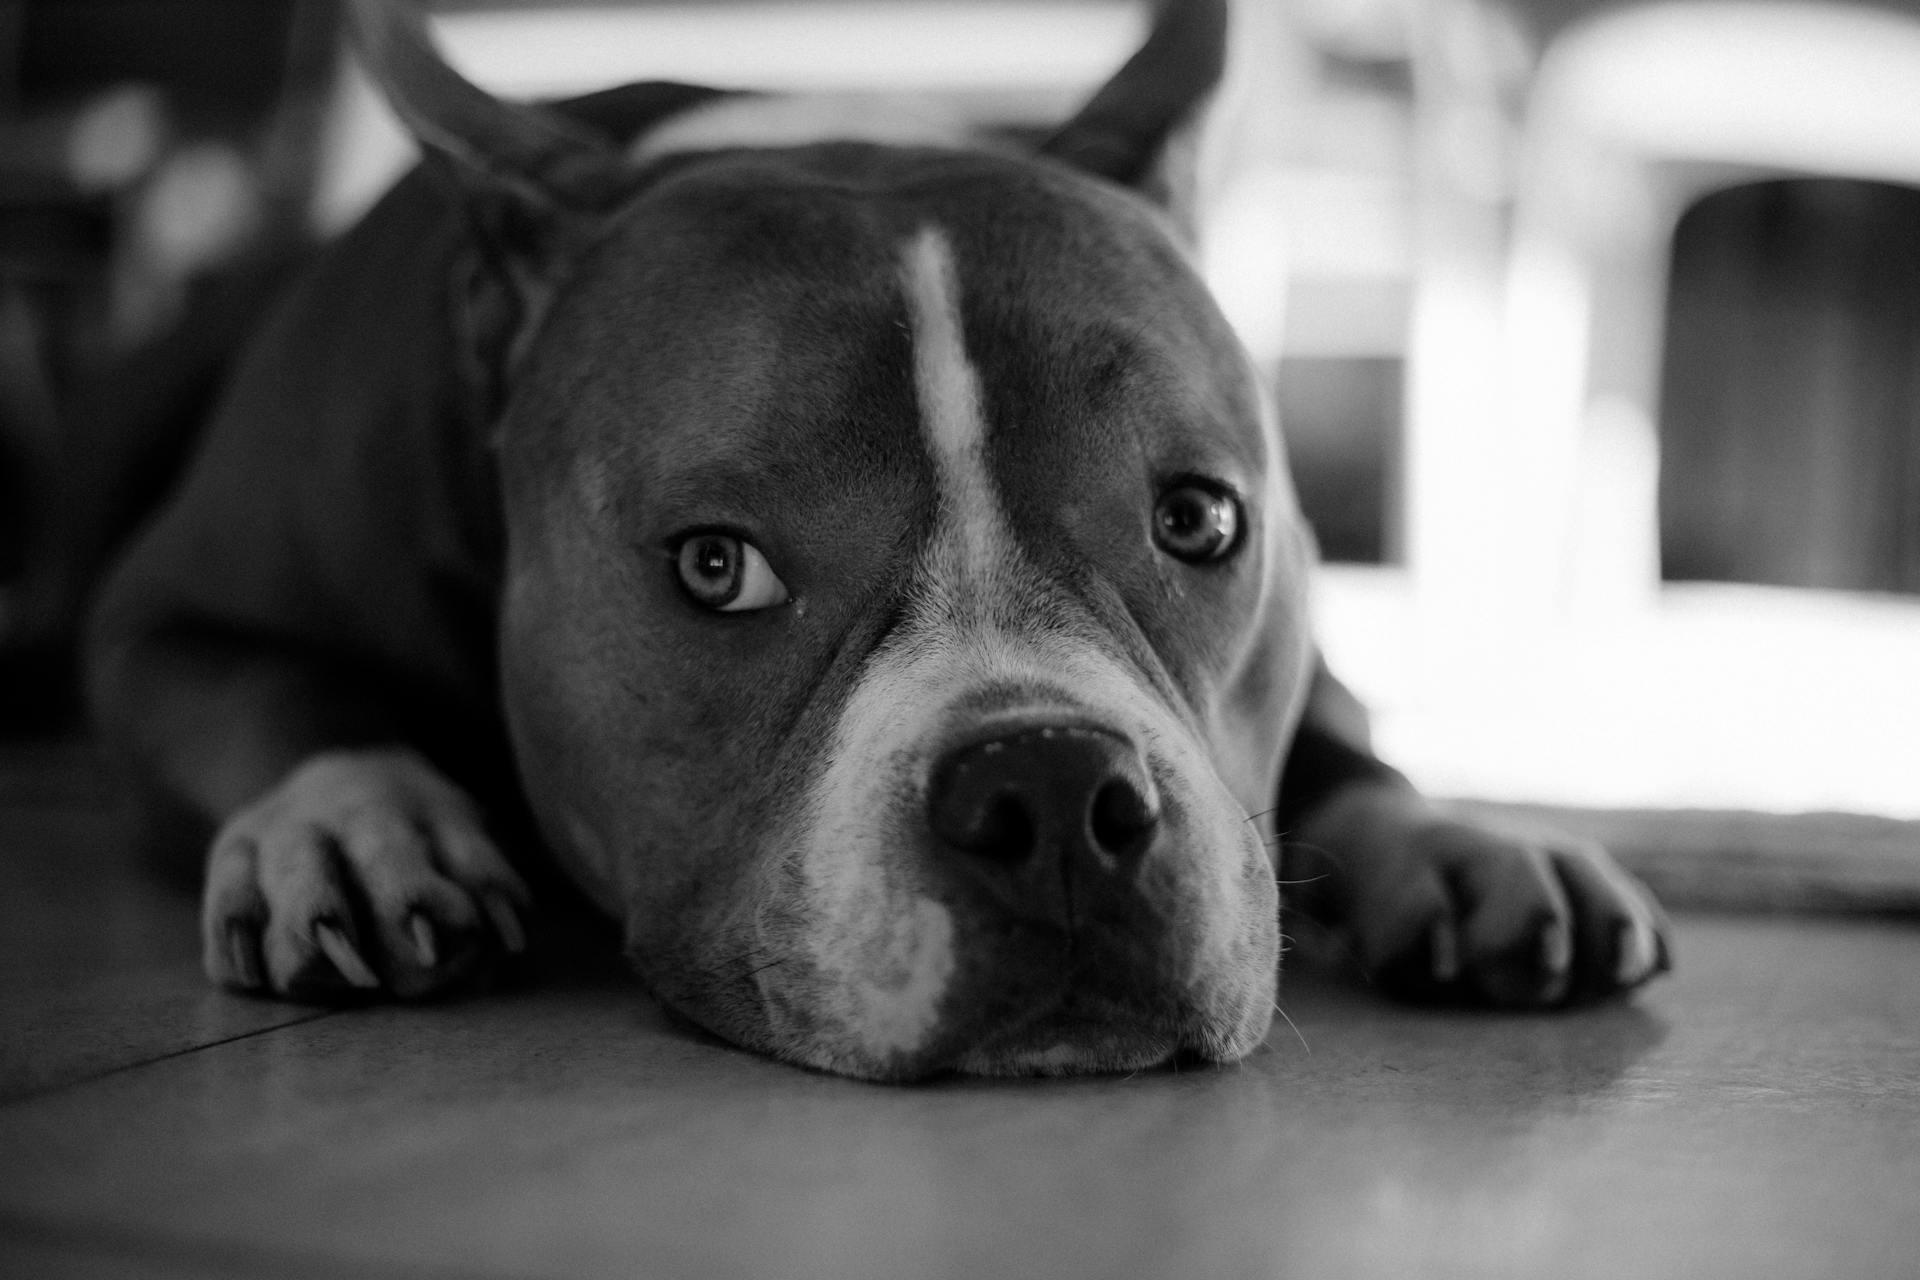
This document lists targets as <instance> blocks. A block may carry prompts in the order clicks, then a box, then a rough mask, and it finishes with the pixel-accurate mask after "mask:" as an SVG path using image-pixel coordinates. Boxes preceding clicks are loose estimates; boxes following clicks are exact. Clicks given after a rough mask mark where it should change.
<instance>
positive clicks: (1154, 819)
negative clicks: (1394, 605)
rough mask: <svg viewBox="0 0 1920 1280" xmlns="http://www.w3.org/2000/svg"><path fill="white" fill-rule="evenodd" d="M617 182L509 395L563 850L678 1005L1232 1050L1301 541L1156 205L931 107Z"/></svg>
mask: <svg viewBox="0 0 1920 1280" xmlns="http://www.w3.org/2000/svg"><path fill="white" fill-rule="evenodd" d="M1136 61H1138V60H1136ZM1130 65H1131V64H1130ZM1125 96H1126V95H1125V94H1121V95H1119V97H1120V98H1124V97H1125ZM1113 97H1114V94H1113V93H1112V86H1109V91H1108V92H1107V93H1105V94H1103V99H1106V98H1113ZM1096 101H1097V102H1098V101H1099V100H1096ZM469 105H470V104H469ZM1090 110H1091V109H1090ZM1122 114H1124V113H1122ZM509 124H510V125H512V126H513V127H515V128H518V127H519V126H518V124H517V123H515V122H511V121H510V122H509ZM423 132H424V131H423ZM428 136H429V137H430V136H431V135H430V133H429V134H428ZM519 141H521V142H526V139H521V140H519ZM537 142H538V139H537V138H535V139H533V142H527V145H528V146H531V145H534V143H537ZM1112 142H1113V140H1112V139H1111V138H1110V137H1106V136H1101V137H1099V138H1097V139H1096V140H1095V144H1096V145H1095V146H1094V148H1093V149H1094V150H1095V151H1097V152H1101V153H1103V154H1105V153H1110V152H1111V151H1112V145H1111V144H1112ZM521 149H522V150H525V147H524V146H523V147H522V148H521ZM452 150H456V151H457V148H452ZM504 150H505V148H503V151H504ZM635 188H636V189H635V190H632V191H630V192H626V193H624V194H622V195H621V197H620V198H619V199H618V200H615V201H610V202H607V204H606V211H605V212H604V213H602V214H601V215H600V216H598V217H597V219H596V220H595V221H594V223H593V225H592V227H591V230H590V233H589V234H585V235H576V236H575V237H574V244H575V245H576V248H575V249H574V250H573V252H572V253H571V254H570V255H569V256H568V258H567V260H566V266H565V269H564V271H562V272H558V273H554V274H552V275H551V279H550V284H551V287H550V288H549V289H547V290H546V291H545V293H544V294H543V295H542V298H541V302H540V306H539V310H540V313H541V319H540V323H539V325H538V326H537V328H534V329H531V330H530V332H531V337H530V339H528V340H527V342H526V344H525V346H524V349H523V350H521V351H520V352H519V353H518V354H517V355H516V358H515V362H514V365H513V369H512V377H511V379H510V386H509V398H508V403H507V409H506V412H505V415H504V418H503V422H502V453H501V465H502V477H503V483H504V496H505V510H506V514H507V521H508V529H509V553H508V565H507V575H506V582H505V594H504V600H503V606H502V608H503V614H502V639H501V654H502V663H503V676H504V696H505V700H506V708H507V712H508V718H509V721H510V723H511V726H512V729H513V733H514V737H515V743H516V749H517V752H518V757H519V761H520V766H521V770H522V774H523V778H524V781H525V783H526V788H527V792H528V795H529V798H530V800H531V802H532V804H533V806H534V808H535V810H536V812H537V814H538V816H539V818H540V820H541V823H542V827H543V829H544V831H545V833H546V835H547V838H548V840H549V841H550V843H551V844H552V846H553V847H554V850H555V852H556V854H557V855H558V856H559V857H560V858H561V859H562V860H563V862H565V863H566V864H567V865H568V867H569V868H570V869H571V870H572V871H573V873H574V874H575V876H576V877H577V878H578V879H579V880H580V881H581V882H582V883H583V884H584V885H585V886H586V887H587V888H588V889H589V890H590V892H592V893H593V894H594V896H596V897H597V898H598V899H599V900H600V901H601V902H602V903H603V904H605V905H607V906H608V907H609V908H610V909H612V910H614V911H615V912H617V913H618V914H620V915H621V916H622V917H623V919H624V922H625V926H626V930H627V937H628V942H629V949H630V952H631V954H632V957H633V959H634V961H635V963H636V964H637V966H638V967H639V969H640V970H641V971H642V973H643V974H644V976H645V977H646V978H647V979H648V981H649V983H650V984H651V985H652V987H653V988H654V989H655V990H656V991H657V992H658V993H659V994H660V995H661V996H662V997H663V998H664V999H665V1000H667V1001H668V1002H669V1003H670V1004H672V1005H673V1006H675V1007H676V1008H678V1009H680V1010H681V1011H683V1012H684V1013H686V1014H688V1015H690V1016H691V1017H693V1018H694V1019H695V1020H696V1021H699V1022H701V1023H703V1024H705V1025H706V1026H708V1027H710V1028H712V1029H713V1030H715V1031H717V1032H719V1033H721V1034H723V1035H725V1036H727V1037H728V1038H730V1039H732V1040H734V1041H736V1042H737V1043H740V1044H743V1045H746V1046H748V1047H752V1048H756V1049H760V1050H763V1051H767V1052H770V1053H773V1054H776V1055H779V1056H781V1057H784V1058H788V1059H791V1060H794V1061H798V1062H802V1063H807V1064H810V1065H814V1066H818V1067H823V1068H827V1069H830V1070H835V1071H839V1072H844V1073H848V1074H853V1075H860V1076H868V1077H879V1078H907V1077H914V1076H920V1075H924V1074H927V1073H930V1072H934V1071H939V1070H944V1069H952V1068H959V1069H963V1070H974V1071H987V1072H1002V1071H1073V1070H1118V1069H1128V1068H1134V1067H1140V1066H1146V1065H1151V1064H1154V1063H1157V1062H1160V1061H1163V1060H1165V1059H1167V1058H1169V1057H1170V1056H1172V1055H1174V1054H1176V1053H1180V1052H1183V1051H1184V1052H1191V1053H1195V1054H1198V1055H1200V1056H1203V1057H1207V1058H1212V1059H1222V1060H1225V1059H1232V1058H1236V1057H1239V1056H1242V1055H1244V1054H1245V1053H1246V1052H1248V1051H1250V1050H1251V1049H1252V1048H1253V1047H1254V1046H1255V1045H1257V1044H1258V1043H1259V1041H1260V1040H1261V1038H1262V1037H1263V1036H1264V1035H1265V1033H1266V1030H1267V1027H1268V1024H1269V1020H1270V1018H1271V1015H1272V1007H1273V994H1274V985H1275V981H1276V967H1277V959H1278V921H1277V904H1276V889H1275V874H1274V864H1273V860H1272V857H1271V848H1270V837H1271V834H1272V833H1271V831H1270V830H1269V829H1268V828H1267V824H1266V823H1265V822H1264V821H1263V820H1262V815H1263V814H1264V812H1265V811H1266V810H1267V809H1268V807H1269V806H1270V805H1271V804H1272V803H1273V797H1274V795H1275V789H1276V784H1277V778H1278V772H1279V766H1280V762H1281V757H1282V754H1283V751H1284V747H1285V744H1286V742H1287V740H1288V738H1289V736H1290V734H1291V730H1292V726H1293V724H1294V722H1295V720H1296V718H1297V715H1298V711H1299V703H1300V701H1301V699H1302V697H1303V694H1304V690H1305V687H1306V683H1307V674H1308V673H1307V666H1308V641H1307V623H1306V619H1305V616H1304V614H1305V609H1304V603H1305V568H1306V564H1307V561H1308V559H1309V558H1310V551H1309V538H1308V536H1307V534H1306V533H1305V530H1304V526H1303V525H1302V523H1301V521H1300V519H1299V516H1298V513H1297V511H1296V509H1295V507H1294V505H1293V500H1292V496H1291V489H1290V484H1289V481H1288V479H1287V476H1286V474H1285V471H1284V466H1283V463H1282V460H1281V455H1280V451H1279V442H1278V439H1277V435H1276V431H1275V427H1274V423H1273V420H1272V416H1271V413H1270V411H1269V410H1268V408H1267V407H1266V406H1265V405H1264V404H1263V402H1262V399H1261V395H1260V392H1259V390H1258V388H1257V385H1256V382H1255V380H1254V377H1253V376H1252V372H1251V369H1250V366H1249V364H1248V362H1247V360H1246V358H1245V356H1244V355H1243V354H1242V352H1241V348H1240V347H1239V345H1238V343H1237V341H1236V340H1235V339H1234V337H1233V335H1232V334H1231V333H1230V331H1229V330H1228V328H1227V326H1226V324H1225V322H1224V321H1223V319H1222V318H1221V316H1220V315H1219V313H1218V312H1217V310H1216V309H1215V308H1214V306H1213V304H1212V303H1211V301H1210V300H1209V299H1208V297H1207V295H1206V292H1205V290H1204V288H1203V287H1202V286H1201V284H1200V283H1199V281H1198V280H1197V278H1196V277H1195V275H1194V273H1193V271H1192V270H1191V268H1190V267H1189V265H1188V264H1187V262H1186V260H1185V258H1184V256H1183V254H1182V252H1181V251H1180V250H1179V248H1177V247H1176V244H1175V241H1174V239H1173V237H1172V235H1171V234H1170V232H1169V226H1170V224H1169V223H1168V222H1167V221H1166V220H1165V219H1164V218H1163V217H1161V216H1160V215H1159V213H1158V212H1157V211H1156V210H1154V209H1153V208H1150V207H1149V206H1148V205H1147V204H1146V203H1144V202H1142V201H1140V200H1139V199H1136V198H1135V197H1133V196H1131V195H1129V194H1128V193H1126V192H1124V191H1123V190H1121V189H1120V188H1119V187H1118V186H1115V185H1113V184H1111V183H1108V182H1104V181H1102V180H1100V179H1098V178H1096V177H1092V176H1088V175H1087V174H1085V173H1082V172H1078V171H1076V170H1075V169H1074V168H1072V167H1070V166H1069V165H1066V164H1062V163H1058V162H1056V161H1054V160H1051V159H1039V158H1034V157H1030V156H1026V155H1015V154H1011V153H1001V152H983V151H966V150H955V149H947V148H940V147H914V146H894V145H872V144H866V143H858V144H833V145H803V146H785V147H773V148H762V149H749V150H738V149H733V150H712V151H700V152H697V153H695V154H691V155H680V156H677V157H674V158H672V159H671V160H670V161H668V162H665V163H663V164H659V165H656V166H655V167H654V168H653V169H651V170H649V171H647V172H646V173H644V174H642V175H641V176H640V177H639V178H638V179H637V180H636V182H635Z"/></svg>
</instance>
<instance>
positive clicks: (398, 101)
mask: <svg viewBox="0 0 1920 1280" xmlns="http://www.w3.org/2000/svg"><path fill="white" fill-rule="evenodd" d="M414 3H415V0H349V3H348V6H347V16H348V31H349V36H350V39H351V40H352V43H353V45H354V48H355V51H356V52H357V53H358V54H359V56H360V59H361V60H362V62H363V63H364V65H365V67H366V70H367V72H368V74H369V75H370V76H371V77H372V78H373V81H374V83H375V84H376V85H378V86H379V88H380V90H381V92H382V93H383V94H384V95H385V97H386V99H387V101H388V103H390V104H391V105H392V107H393V109H394V112H395V113H396V114H397V115H398V116H399V117H400V120H401V122H402V123H403V124H405V125H406V127H407V130H408V132H410V133H411V134H412V135H413V136H414V138H415V139H416V140H417V141H418V142H419V143H420V145H421V148H422V150H423V151H424V152H425V158H426V163H427V164H428V166H429V167H431V168H433V169H435V170H437V171H438V172H439V173H440V174H441V175H442V176H443V177H444V178H445V179H446V180H447V182H448V183H449V185H450V186H451V187H452V189H453V191H454V193H455V197H456V200H457V203H458V205H459V207H460V211H461V214H462V216H463V217H464V218H465V219H466V222H467V225H468V227H469V229H470V231H471V235H472V240H473V242H474V244H475V246H476V248H477V250H478V254H479V270H478V271H477V272H476V276H477V278H476V279H475V280H474V281H473V285H474V287H473V288H471V289H470V290H469V291H468V294H469V296H468V298H467V300H466V310H467V314H466V315H464V316H463V317H462V320H463V322H464V324H465V327H467V328H468V329H469V330H470V331H471V332H470V334H469V337H470V339H471V342H470V346H471V347H472V348H473V352H474V355H475V356H476V358H477V359H478V360H479V362H480V365H481V370H480V371H481V373H482V374H483V376H484V378H485V380H486V381H487V382H488V383H489V384H497V383H498V381H499V380H500V379H502V378H503V377H504V375H505V373H506V370H507V368H508V367H509V366H510V365H511V364H512V363H513V361H514V360H515V358H517V355H518V352H519V350H520V348H521V347H522V346H523V345H524V343H525V341H526V339H527V338H528V337H530V336H531V334H532V332H533V330H534V329H535V328H536V327H537V325H538V322H539V319H540V316H541V315H542V314H543V313H544V311H545V309H546V304H547V302H548V300H549V297H550V291H551V288H552V282H553V277H554V275H555V274H556V272H557V270H558V268H559V265H560V263H561V262H563V261H564V260H565V258H566V257H567V256H568V255H569V253H570V252H571V251H572V250H573V249H574V248H575V247H577V246H578V245H580V244H582V243H584V242H585V241H586V240H587V239H588V238H590V237H591V236H592V234H593V233H594V231H595V230H596V229H597V228H598V226H599V225H600V223H601V221H602V219H604V217H605V216H606V215H607V214H608V213H610V212H611V211H612V210H613V209H614V208H616V207H617V206H618V205H619V204H620V203H621V202H622V201H623V200H624V198H625V197H626V195H627V194H628V193H629V192H630V190H631V186H632V167H631V166H630V165H628V164H627V163H626V162H625V160H624V157H623V156H622V154H621V152H620V150H619V148H618V147H617V146H616V145H615V144H614V142H613V140H612V139H611V138H609V137H607V136H604V135H601V134H599V133H597V132H596V131H594V130H593V129H591V128H589V127H588V126H586V125H584V124H581V123H579V122H576V121H574V120H572V119H569V118H568V117H567V116H564V115H562V114H560V113H559V112H557V111H553V110H550V109H548V108H545V107H541V106H536V105H533V104H528V103H514V102H505V101H502V100H501V99H499V98H496V97H494V96H493V95H492V94H490V93H488V92H486V91H485V90H483V89H481V88H480V87H478V86H477V85H475V84H473V83H472V82H471V81H469V80H467V79H466V78H465V77H464V76H462V75H461V74H460V73H459V72H457V71H455V70H454V69H453V68H452V67H450V66H448V65H447V63H446V61H445V60H444V59H443V58H442V57H441V56H440V54H439V52H438V50H436V49H435V48H434V45H433V41H432V38H431V37H430V36H429V34H428V32H427V29H426V24H425V22H424V21H423V20H422V19H421V17H420V14H419V13H418V12H417V10H416V9H415V8H414V7H413V6H414Z"/></svg>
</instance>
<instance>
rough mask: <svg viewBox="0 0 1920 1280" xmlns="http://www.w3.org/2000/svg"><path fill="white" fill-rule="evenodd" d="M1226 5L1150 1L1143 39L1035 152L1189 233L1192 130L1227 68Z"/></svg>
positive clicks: (1220, 0)
mask: <svg viewBox="0 0 1920 1280" xmlns="http://www.w3.org/2000/svg"><path fill="white" fill-rule="evenodd" d="M1227 7H1228V0H1154V12H1153V22H1152V26H1151V27H1150V29H1149V30H1148V32H1147V38H1146V41H1145V43H1143V44H1142V45H1141V46H1140V48H1139V49H1137V50H1136V51H1135V52H1134V55H1133V56H1132V57H1131V58H1129V59H1128V60H1127V62H1126V65H1125V66H1123V67H1121V68H1120V70H1119V71H1118V72H1116V73H1115V74H1114V77H1113V78H1112V79H1111V80H1109V81H1107V83H1106V84H1105V85H1103V86H1102V87H1101V88H1100V90H1099V91H1098V92H1096V93H1095V94H1094V95H1093V97H1092V98H1091V99H1089V100H1088V102H1087V104H1086V105H1085V106H1084V107H1082V108H1080V111H1079V113H1078V114H1076V115H1075V116H1074V117H1073V119H1071V120H1069V121H1067V123H1066V124H1064V125H1062V126H1061V127H1060V128H1059V129H1058V130H1057V131H1056V132H1055V133H1054V134H1053V136H1052V137H1050V138H1048V139H1047V140H1046V142H1044V143H1042V144H1041V148H1040V150H1041V151H1042V152H1043V153H1044V154H1046V155H1050V156H1053V157H1054V158H1056V159H1058V160H1063V161H1065V162H1066V163H1068V164H1071V165H1073V166H1074V167H1075V168H1078V169H1084V170H1086V171H1088V172H1091V173H1095V174H1098V175H1099V176H1101V177H1103V178H1108V179H1111V180H1112V181H1114V182H1118V183H1121V184H1123V185H1126V186H1129V187H1132V188H1134V189H1135V190H1136V191H1139V192H1141V193H1142V194H1143V195H1145V196H1147V197H1148V198H1149V199H1151V200H1153V201H1154V202H1155V203H1157V204H1159V205H1161V206H1163V207H1165V208H1166V209H1168V210H1169V211H1170V212H1172V213H1173V215H1174V217H1175V218H1176V220H1177V221H1179V222H1180V223H1181V224H1182V225H1183V226H1187V227H1189V228H1191V226H1192V216H1191V215H1192V209H1191V203H1192V199H1193V190H1192V188H1193V184H1194V172H1193V171H1194V166H1195V155H1194V153H1195V150H1196V149H1197V147H1198V138H1197V136H1196V135H1197V126H1198V124H1199V118H1200V115H1201V113H1202V112H1203V111H1204V109H1205V107H1206V104H1207V101H1208V99H1209V98H1210V97H1211V95H1212V93H1213V90H1214V89H1215V87H1216V86H1218V85H1219V83H1220V78H1221V75H1222V74H1223V73H1224V71H1225V69H1226V64H1227Z"/></svg>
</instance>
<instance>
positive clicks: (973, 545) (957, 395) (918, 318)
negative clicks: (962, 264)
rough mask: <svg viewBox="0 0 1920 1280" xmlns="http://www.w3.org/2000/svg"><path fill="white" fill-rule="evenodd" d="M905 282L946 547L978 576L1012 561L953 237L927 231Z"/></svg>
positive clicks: (908, 260)
mask: <svg viewBox="0 0 1920 1280" xmlns="http://www.w3.org/2000/svg"><path fill="white" fill-rule="evenodd" d="M900 276H901V283H902V286H903V288H904V290H905V292H906V300H907V312H908V315H909V316H910V317H911V321H912V329H913V383H914V390H915V392H916V394H917V395H918V398H919V403H920V422H921V427H922V430H924V431H925V433H926V437H927V444H928V447H929V449H930V450H931V452H932V454H933V459H934V466H935V469H936V473H937V474H938V476H939V480H940V517H941V519H940V526H941V528H940V532H941V538H942V541H943V542H945V543H947V544H948V545H947V547H946V548H943V550H949V551H950V552H952V551H957V552H958V553H959V557H958V558H959V560H960V563H959V564H958V565H955V566H951V567H953V568H957V569H959V570H960V572H961V573H962V574H966V575H969V576H971V575H972V574H976V573H989V572H991V571H992V569H993V568H994V567H995V566H997V565H1003V564H1004V563H1005V562H1006V548H1005V546H1004V541H1003V536H1002V531H1001V529H1000V524H999V512H998V506H999V504H998V502H997V501H996V500H995V496H994V492H993V485H992V482H991V480H990V478H989V476H988V473H987V451H986V421H985V419H984V417H983V416H982V411H981V397H980V378H979V374H978V373H977V372H976V371H975V370H974V367H973V364H972V362H971V361H970V360H969V359H968V358H967V347H966V334H965V329H964V327H963V325H962V323H961V318H960V284H959V279H958V276H957V273H956V272H955V270H954V265H953V249H952V247H951V246H950V245H949V244H948V242H947V237H946V235H945V234H944V233H943V232H942V231H941V230H940V229H939V228H938V227H933V226H923V227H921V228H920V230H919V231H918V233H916V234H915V235H914V237H913V238H912V239H911V240H909V241H908V242H907V243H906V245H905V247H904V248H903V250H902V252H901V260H900Z"/></svg>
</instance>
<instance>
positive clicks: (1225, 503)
mask: <svg viewBox="0 0 1920 1280" xmlns="http://www.w3.org/2000/svg"><path fill="white" fill-rule="evenodd" d="M1153 540H1154V542H1156V543H1157V544H1159V547H1160V549H1161V550H1162V551H1164V552H1166V553H1167V554H1168V555H1170V556H1173V557H1175V558H1176V559H1180V560H1185V561H1186V562H1188V563H1189V564H1205V563H1207V562H1209V561H1213V560H1223V559H1225V558H1226V557H1227V556H1228V555H1229V554H1230V553H1231V552H1232V551H1233V549H1234V547H1235V546H1236V545H1237V544H1238V543H1239V541H1240V503H1239V501H1238V500H1237V499H1236V498H1234V496H1233V495H1232V494H1230V493H1223V492H1222V491H1220V490H1219V489H1215V488H1213V487H1211V486H1209V485H1203V484H1196V483H1193V482H1191V481H1189V482H1187V483H1185V484H1180V485H1176V486H1174V487H1173V488H1171V489H1169V490H1167V492H1166V493H1164V494H1162V495H1161V497H1160V504H1159V505H1158V506H1156V507H1155V508H1154V509H1153Z"/></svg>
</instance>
